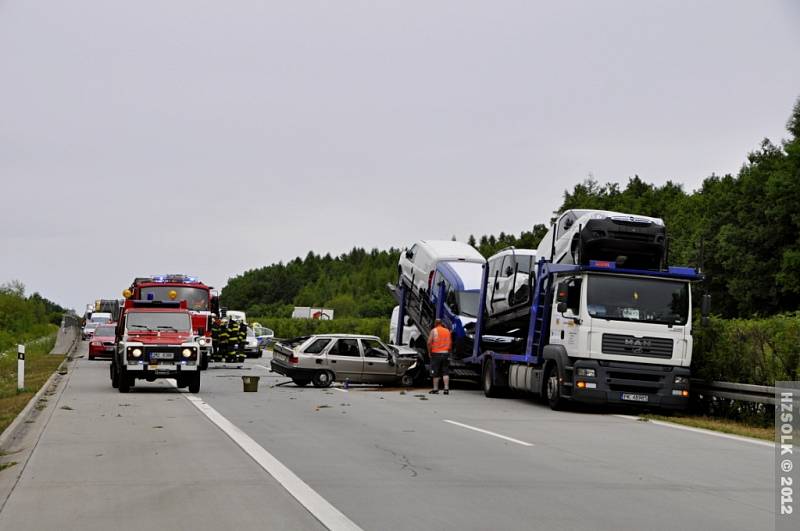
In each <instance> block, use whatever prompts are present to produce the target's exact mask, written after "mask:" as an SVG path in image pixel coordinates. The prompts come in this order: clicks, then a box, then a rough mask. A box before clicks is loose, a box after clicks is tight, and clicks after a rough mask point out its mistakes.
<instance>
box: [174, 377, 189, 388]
mask: <svg viewBox="0 0 800 531" xmlns="http://www.w3.org/2000/svg"><path fill="white" fill-rule="evenodd" d="M188 385H189V380H187V379H186V376H178V377H177V378H175V386H176V387H177V388H178V389H183V388H185V387H187V386H188Z"/></svg>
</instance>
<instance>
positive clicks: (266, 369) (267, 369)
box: [253, 365, 269, 372]
mask: <svg viewBox="0 0 800 531" xmlns="http://www.w3.org/2000/svg"><path fill="white" fill-rule="evenodd" d="M253 367H260V368H262V369H264V370H265V371H267V372H269V368H268V367H264V366H263V365H253Z"/></svg>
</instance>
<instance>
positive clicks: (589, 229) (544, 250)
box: [536, 210, 667, 269]
mask: <svg viewBox="0 0 800 531" xmlns="http://www.w3.org/2000/svg"><path fill="white" fill-rule="evenodd" d="M554 241H555V243H554ZM666 241H667V240H666V229H665V227H664V221H663V220H662V219H660V218H653V217H649V216H641V215H638V214H625V213H622V212H610V211H607V210H567V211H566V212H564V213H562V214H561V215H560V216H559V217H558V219H557V220H556V223H555V224H554V225H553V227H552V228H551V229H550V230H549V231H548V232H547V234H546V235H545V237H544V238H542V241H541V242H540V243H539V247H538V248H537V249H536V256H537V257H538V258H544V259H546V260H551V261H552V262H553V263H556V264H560V263H561V264H582V265H588V263H589V261H590V260H601V261H610V262H617V265H618V267H626V268H632V269H662V268H663V267H664V266H665V264H666Z"/></svg>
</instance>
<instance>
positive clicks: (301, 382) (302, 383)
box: [292, 378, 311, 387]
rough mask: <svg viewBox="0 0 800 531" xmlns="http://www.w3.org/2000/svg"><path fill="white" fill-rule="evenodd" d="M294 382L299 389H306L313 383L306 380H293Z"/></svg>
mask: <svg viewBox="0 0 800 531" xmlns="http://www.w3.org/2000/svg"><path fill="white" fill-rule="evenodd" d="M292 381H293V382H294V384H295V385H296V386H297V387H305V386H307V385H308V384H309V383H310V382H311V380H304V379H303V378H292Z"/></svg>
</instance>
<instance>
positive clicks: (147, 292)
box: [140, 286, 208, 311]
mask: <svg viewBox="0 0 800 531" xmlns="http://www.w3.org/2000/svg"><path fill="white" fill-rule="evenodd" d="M171 291H174V292H175V298H174V299H173V298H170V292H171ZM140 298H141V299H142V300H146V301H186V304H187V305H188V306H189V309H190V310H197V311H206V310H208V291H206V290H204V289H202V288H192V287H186V286H147V287H143V288H142V289H141V294H140Z"/></svg>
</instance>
